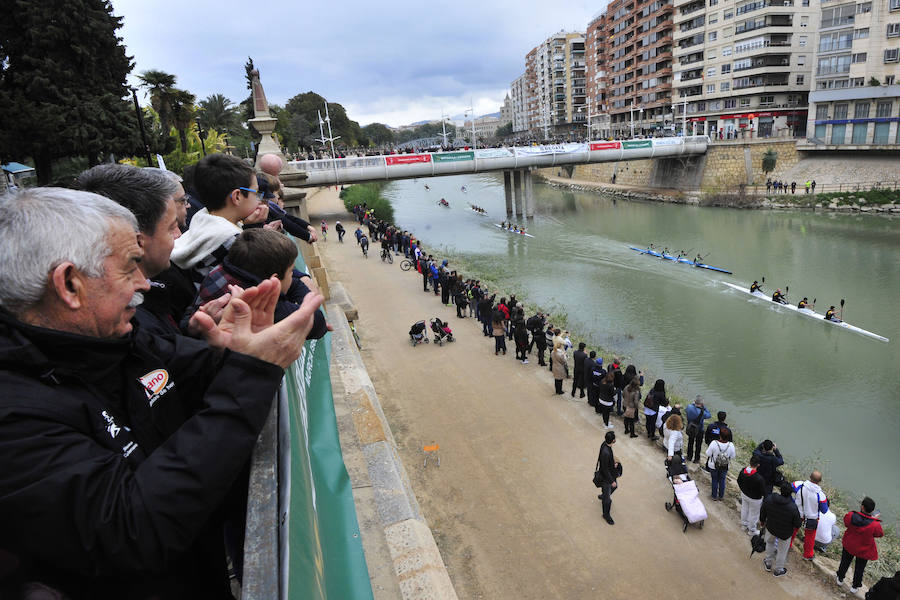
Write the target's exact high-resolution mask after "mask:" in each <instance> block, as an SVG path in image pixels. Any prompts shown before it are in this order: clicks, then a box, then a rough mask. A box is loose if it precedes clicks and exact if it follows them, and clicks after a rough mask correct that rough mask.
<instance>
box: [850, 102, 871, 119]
mask: <svg viewBox="0 0 900 600" xmlns="http://www.w3.org/2000/svg"><path fill="white" fill-rule="evenodd" d="M853 118H854V119H868V118H869V103H868V102H857V103H856V105H855V106H854V107H853Z"/></svg>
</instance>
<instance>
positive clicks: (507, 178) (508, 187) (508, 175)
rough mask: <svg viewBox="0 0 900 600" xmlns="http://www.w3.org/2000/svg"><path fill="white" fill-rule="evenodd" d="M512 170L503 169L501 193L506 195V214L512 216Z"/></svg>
mask: <svg viewBox="0 0 900 600" xmlns="http://www.w3.org/2000/svg"><path fill="white" fill-rule="evenodd" d="M512 173H513V172H512V171H503V195H504V196H506V216H507V217H511V216H512V198H513V187H512Z"/></svg>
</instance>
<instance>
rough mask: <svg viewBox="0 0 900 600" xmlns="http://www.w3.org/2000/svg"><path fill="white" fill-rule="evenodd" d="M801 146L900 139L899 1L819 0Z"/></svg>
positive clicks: (878, 144) (888, 143)
mask: <svg viewBox="0 0 900 600" xmlns="http://www.w3.org/2000/svg"><path fill="white" fill-rule="evenodd" d="M814 64H815V73H814V76H813V77H814V80H813V83H812V86H811V87H812V91H811V92H810V94H809V116H808V125H807V135H808V137H809V142H810V143H808V144H806V145H804V150H817V149H841V148H847V149H851V148H852V149H882V148H885V147H889V148H892V149H893V148H896V146H897V144H900V127H898V121H900V84H898V82H897V75H898V71H900V69H898V65H900V0H866V1H863V2H841V1H840V0H828V1H823V2H821V21H820V22H819V35H818V42H817V44H816V54H815V61H814Z"/></svg>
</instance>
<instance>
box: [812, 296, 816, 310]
mask: <svg viewBox="0 0 900 600" xmlns="http://www.w3.org/2000/svg"><path fill="white" fill-rule="evenodd" d="M812 305H813V308H815V307H816V298H813V304H812Z"/></svg>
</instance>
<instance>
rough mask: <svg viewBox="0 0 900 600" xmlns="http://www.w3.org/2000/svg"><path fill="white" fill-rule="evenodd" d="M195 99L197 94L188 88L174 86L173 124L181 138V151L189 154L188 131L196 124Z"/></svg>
mask: <svg viewBox="0 0 900 600" xmlns="http://www.w3.org/2000/svg"><path fill="white" fill-rule="evenodd" d="M194 100H196V96H194V95H193V94H192V93H190V92H188V91H187V90H179V89H178V88H172V124H173V125H174V126H175V129H176V130H178V139H179V140H181V151H182V152H184V153H185V154H187V151H188V140H187V132H188V130H189V129H192V128H193V126H194V112H195V111H196V109H195V107H194Z"/></svg>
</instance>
